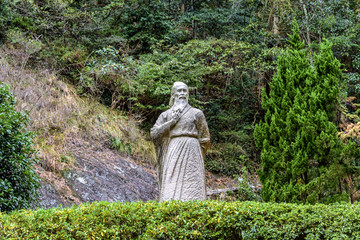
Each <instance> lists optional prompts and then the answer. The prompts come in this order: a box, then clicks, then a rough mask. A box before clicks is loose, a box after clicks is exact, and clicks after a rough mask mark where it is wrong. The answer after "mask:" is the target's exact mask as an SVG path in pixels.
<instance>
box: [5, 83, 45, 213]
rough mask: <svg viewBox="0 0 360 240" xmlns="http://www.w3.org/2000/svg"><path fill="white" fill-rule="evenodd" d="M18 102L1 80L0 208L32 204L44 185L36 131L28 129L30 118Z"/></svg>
mask: <svg viewBox="0 0 360 240" xmlns="http://www.w3.org/2000/svg"><path fill="white" fill-rule="evenodd" d="M14 105H15V99H14V97H13V96H12V95H11V93H10V91H9V87H8V86H6V85H5V84H0V211H12V210H14V209H20V208H28V207H29V206H30V203H31V202H32V201H33V200H35V198H36V196H37V194H36V189H37V188H38V187H39V186H40V185H39V182H38V176H37V175H36V173H35V171H34V169H33V164H34V163H35V161H36V157H34V150H33V148H32V141H31V137H32V133H31V132H26V131H25V129H24V127H25V126H26V124H27V123H28V118H27V116H26V114H24V113H20V112H17V111H16V110H15V106H14Z"/></svg>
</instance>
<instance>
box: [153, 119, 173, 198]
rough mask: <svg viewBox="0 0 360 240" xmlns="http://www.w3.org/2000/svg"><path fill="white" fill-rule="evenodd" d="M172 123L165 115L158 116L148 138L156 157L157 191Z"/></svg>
mask: <svg viewBox="0 0 360 240" xmlns="http://www.w3.org/2000/svg"><path fill="white" fill-rule="evenodd" d="M172 124H173V121H168V120H167V118H166V113H165V112H164V113H162V114H160V116H159V118H158V119H157V120H156V123H155V125H154V126H153V127H152V128H151V130H150V136H151V138H152V140H153V142H154V144H155V148H156V157H157V166H156V168H157V173H158V174H157V177H158V184H159V191H161V188H162V175H163V170H162V168H163V161H164V157H165V155H166V152H167V148H168V145H169V130H170V128H171V126H172Z"/></svg>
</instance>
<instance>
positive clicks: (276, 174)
mask: <svg viewBox="0 0 360 240" xmlns="http://www.w3.org/2000/svg"><path fill="white" fill-rule="evenodd" d="M289 43H290V45H291V46H290V48H289V49H288V50H287V51H286V52H285V53H284V54H283V55H282V56H280V57H279V63H278V68H277V73H276V75H275V77H274V79H273V81H272V82H271V83H270V93H269V94H267V93H266V92H265V91H264V92H263V94H262V96H263V100H262V108H263V109H264V110H265V111H266V114H265V120H264V122H262V121H261V122H260V124H259V125H258V126H257V127H256V128H255V137H256V143H257V145H258V146H260V147H261V148H262V154H261V165H262V170H261V172H260V174H259V175H260V179H261V182H262V183H263V188H262V191H261V195H262V198H263V199H264V200H265V201H277V202H310V203H316V202H329V201H330V202H331V201H340V200H341V199H343V200H345V201H348V199H349V194H348V193H349V192H348V193H347V192H346V187H344V186H343V184H342V183H344V182H345V183H344V184H346V181H344V179H346V178H347V177H348V175H349V174H350V173H351V172H352V171H354V170H355V168H354V167H353V161H354V160H355V161H357V159H358V157H357V158H356V157H355V154H356V151H355V150H354V149H353V148H352V147H354V144H353V143H349V144H348V145H347V146H346V147H345V146H344V145H343V143H342V142H341V140H340V138H339V137H338V136H337V128H336V125H335V123H336V114H337V112H336V109H337V105H338V97H339V80H340V79H341V78H342V73H341V70H340V63H339V61H338V60H337V59H335V58H334V57H333V54H332V51H331V44H330V43H329V42H328V41H325V42H322V43H321V44H320V54H319V55H317V54H315V56H314V59H313V58H312V56H310V59H308V58H307V56H306V54H307V52H306V51H304V42H302V41H301V40H300V36H299V28H298V25H297V22H296V21H294V30H293V34H292V35H290V36H289ZM311 61H313V63H312V62H311ZM354 174H359V173H358V172H355V173H354Z"/></svg>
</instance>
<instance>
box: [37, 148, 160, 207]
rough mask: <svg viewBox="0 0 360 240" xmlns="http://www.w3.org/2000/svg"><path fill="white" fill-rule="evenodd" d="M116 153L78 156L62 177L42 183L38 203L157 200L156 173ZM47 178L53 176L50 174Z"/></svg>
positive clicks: (44, 204)
mask: <svg viewBox="0 0 360 240" xmlns="http://www.w3.org/2000/svg"><path fill="white" fill-rule="evenodd" d="M114 155H115V156H116V154H114ZM114 155H113V156H112V157H111V158H109V159H106V158H98V156H97V157H93V156H87V157H86V158H85V157H83V156H81V157H79V156H77V161H76V163H75V167H74V168H72V169H70V170H66V171H64V172H63V173H62V175H63V176H62V177H61V178H57V179H55V180H53V181H52V182H51V183H48V182H45V181H43V182H42V183H41V184H42V187H41V188H40V190H39V194H40V198H39V200H40V201H39V203H38V204H37V206H36V207H41V208H49V207H57V206H59V205H62V206H63V207H68V206H71V205H72V204H80V203H84V202H93V201H110V202H112V201H120V202H131V201H139V200H142V201H148V200H156V198H157V197H158V194H159V192H158V186H157V182H156V179H155V176H154V175H153V174H150V173H148V172H146V171H145V170H144V169H143V168H142V167H141V166H138V165H136V164H135V163H132V162H131V161H129V160H126V159H124V158H121V157H119V156H118V157H114ZM40 176H41V174H40ZM47 179H51V177H49V176H47ZM60 185H62V186H60ZM34 208H35V207H34Z"/></svg>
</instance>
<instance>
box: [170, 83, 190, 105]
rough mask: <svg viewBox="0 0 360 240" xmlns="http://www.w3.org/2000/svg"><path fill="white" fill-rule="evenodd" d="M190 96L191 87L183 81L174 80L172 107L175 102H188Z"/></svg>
mask: <svg viewBox="0 0 360 240" xmlns="http://www.w3.org/2000/svg"><path fill="white" fill-rule="evenodd" d="M188 98H189V87H188V86H187V85H186V84H185V83H183V82H174V84H173V86H172V89H171V97H170V103H169V105H170V107H172V106H173V105H174V103H178V102H179V103H180V102H181V103H187V102H188Z"/></svg>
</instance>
